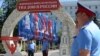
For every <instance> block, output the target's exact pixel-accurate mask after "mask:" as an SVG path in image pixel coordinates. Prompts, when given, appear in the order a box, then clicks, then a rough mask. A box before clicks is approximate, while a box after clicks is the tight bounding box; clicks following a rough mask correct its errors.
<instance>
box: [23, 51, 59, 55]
mask: <svg viewBox="0 0 100 56" xmlns="http://www.w3.org/2000/svg"><path fill="white" fill-rule="evenodd" d="M22 53H23V56H27V53H26V52H22ZM34 56H42V52H41V51H40V52H36V53H35V54H34ZM48 56H59V50H49V53H48Z"/></svg>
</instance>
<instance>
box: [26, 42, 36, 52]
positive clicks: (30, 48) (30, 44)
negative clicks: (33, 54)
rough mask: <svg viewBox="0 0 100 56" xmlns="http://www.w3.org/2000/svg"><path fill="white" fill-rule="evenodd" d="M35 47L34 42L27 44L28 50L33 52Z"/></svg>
mask: <svg viewBox="0 0 100 56" xmlns="http://www.w3.org/2000/svg"><path fill="white" fill-rule="evenodd" d="M35 46H36V44H35V43H34V42H32V43H29V44H28V50H32V51H34V50H35Z"/></svg>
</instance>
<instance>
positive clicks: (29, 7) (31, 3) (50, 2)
mask: <svg viewBox="0 0 100 56" xmlns="http://www.w3.org/2000/svg"><path fill="white" fill-rule="evenodd" d="M59 6H60V3H59V0H22V1H20V2H19V3H18V4H17V10H19V11H32V12H34V11H36V12H45V11H50V10H57V9H58V8H59Z"/></svg>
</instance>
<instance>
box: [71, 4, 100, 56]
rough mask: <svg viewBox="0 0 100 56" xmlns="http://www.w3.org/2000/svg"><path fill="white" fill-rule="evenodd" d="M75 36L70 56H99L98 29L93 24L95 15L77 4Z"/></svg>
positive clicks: (99, 38) (99, 33) (99, 39)
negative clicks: (76, 31)
mask: <svg viewBox="0 0 100 56" xmlns="http://www.w3.org/2000/svg"><path fill="white" fill-rule="evenodd" d="M77 5H78V10H77V11H76V20H77V26H78V29H79V30H78V33H77V36H76V37H75V38H74V41H73V43H72V48H71V56H100V29H99V27H98V26H97V25H96V24H95V23H94V22H93V20H94V17H95V16H96V15H95V13H94V12H93V11H92V10H90V9H88V8H86V7H84V6H82V5H81V4H80V3H77Z"/></svg>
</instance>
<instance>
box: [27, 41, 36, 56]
mask: <svg viewBox="0 0 100 56" xmlns="http://www.w3.org/2000/svg"><path fill="white" fill-rule="evenodd" d="M35 49H36V44H35V43H34V41H33V40H32V39H31V40H29V43H28V47H27V50H28V56H34V52H35Z"/></svg>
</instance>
